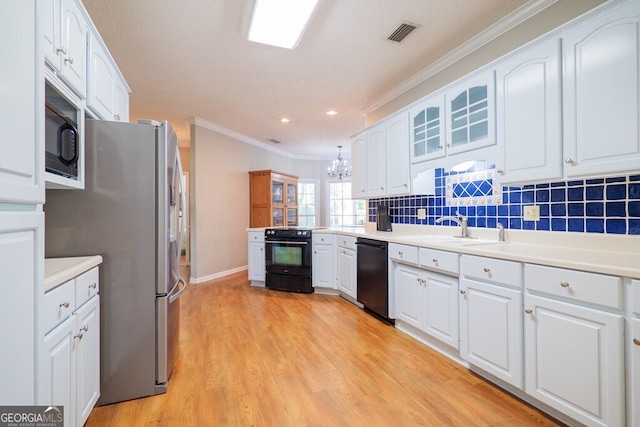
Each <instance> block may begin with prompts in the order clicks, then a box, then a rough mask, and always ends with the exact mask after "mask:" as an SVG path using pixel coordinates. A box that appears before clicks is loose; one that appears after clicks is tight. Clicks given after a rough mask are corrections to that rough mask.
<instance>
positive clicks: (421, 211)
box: [418, 209, 427, 219]
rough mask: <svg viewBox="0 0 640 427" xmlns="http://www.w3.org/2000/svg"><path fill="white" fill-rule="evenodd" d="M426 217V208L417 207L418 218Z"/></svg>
mask: <svg viewBox="0 0 640 427" xmlns="http://www.w3.org/2000/svg"><path fill="white" fill-rule="evenodd" d="M425 218H427V210H426V209H418V219H425Z"/></svg>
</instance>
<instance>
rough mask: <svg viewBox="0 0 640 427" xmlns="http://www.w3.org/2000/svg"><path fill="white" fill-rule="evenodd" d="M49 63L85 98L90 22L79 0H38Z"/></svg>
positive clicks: (41, 28) (44, 45)
mask: <svg viewBox="0 0 640 427" xmlns="http://www.w3.org/2000/svg"><path fill="white" fill-rule="evenodd" d="M38 8H39V12H38V13H39V19H40V46H41V47H42V50H43V52H44V58H45V61H46V63H47V64H48V65H49V67H51V69H52V70H53V71H54V72H55V73H57V75H58V76H60V78H61V79H62V80H64V81H65V82H66V83H67V84H68V85H69V86H70V87H71V88H73V90H74V91H75V92H76V94H78V95H80V96H81V97H82V98H84V97H85V94H86V72H87V33H88V28H89V27H88V24H87V20H86V17H85V15H84V14H83V12H82V7H81V6H80V5H79V4H78V2H77V0H53V1H42V2H39V5H38Z"/></svg>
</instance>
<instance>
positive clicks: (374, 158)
mask: <svg viewBox="0 0 640 427" xmlns="http://www.w3.org/2000/svg"><path fill="white" fill-rule="evenodd" d="M366 155H367V164H366V171H367V194H368V196H369V197H376V196H384V195H385V194H386V193H385V192H386V189H385V185H386V181H387V178H386V177H387V168H386V153H385V135H384V123H381V124H379V125H376V126H374V127H372V128H371V129H370V130H368V131H367V147H366Z"/></svg>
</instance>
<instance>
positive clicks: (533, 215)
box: [524, 205, 540, 221]
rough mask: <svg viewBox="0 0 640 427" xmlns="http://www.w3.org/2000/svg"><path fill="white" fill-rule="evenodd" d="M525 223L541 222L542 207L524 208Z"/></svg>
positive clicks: (531, 206)
mask: <svg viewBox="0 0 640 427" xmlns="http://www.w3.org/2000/svg"><path fill="white" fill-rule="evenodd" d="M524 220H525V221H540V206H538V205H530V206H525V207H524Z"/></svg>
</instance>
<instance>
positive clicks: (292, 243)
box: [265, 240, 309, 245]
mask: <svg viewBox="0 0 640 427" xmlns="http://www.w3.org/2000/svg"><path fill="white" fill-rule="evenodd" d="M265 243H269V244H273V245H308V244H309V242H283V241H280V240H267V241H266V242H265Z"/></svg>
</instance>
